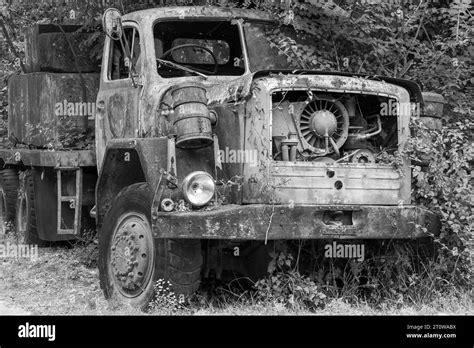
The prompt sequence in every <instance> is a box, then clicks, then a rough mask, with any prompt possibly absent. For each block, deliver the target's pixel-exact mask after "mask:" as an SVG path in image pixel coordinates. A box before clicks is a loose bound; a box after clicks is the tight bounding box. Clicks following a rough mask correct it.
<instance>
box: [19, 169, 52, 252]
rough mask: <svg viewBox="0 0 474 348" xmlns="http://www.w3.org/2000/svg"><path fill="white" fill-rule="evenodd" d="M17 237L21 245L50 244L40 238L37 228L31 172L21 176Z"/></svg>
mask: <svg viewBox="0 0 474 348" xmlns="http://www.w3.org/2000/svg"><path fill="white" fill-rule="evenodd" d="M16 213H17V214H16V221H15V228H16V235H17V238H18V242H19V243H20V244H36V245H38V246H47V244H48V242H46V241H44V240H42V239H41V238H40V237H39V236H38V229H37V228H36V210H35V192H34V186H33V177H32V175H31V172H30V171H29V170H27V171H25V172H23V174H22V175H20V188H19V191H18V197H17V201H16Z"/></svg>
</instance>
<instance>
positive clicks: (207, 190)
mask: <svg viewBox="0 0 474 348" xmlns="http://www.w3.org/2000/svg"><path fill="white" fill-rule="evenodd" d="M215 188H216V186H215V184H214V179H212V177H211V176H210V175H209V174H207V173H206V172H193V173H191V174H189V175H188V176H187V177H186V178H185V179H184V181H183V194H184V198H185V199H186V201H187V202H188V203H189V204H191V205H192V206H194V207H202V206H204V205H206V204H207V203H209V202H210V201H211V199H212V197H213V196H214V191H215Z"/></svg>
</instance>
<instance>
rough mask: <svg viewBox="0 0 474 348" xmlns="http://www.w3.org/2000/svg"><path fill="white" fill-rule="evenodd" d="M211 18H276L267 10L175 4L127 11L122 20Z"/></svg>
mask: <svg viewBox="0 0 474 348" xmlns="http://www.w3.org/2000/svg"><path fill="white" fill-rule="evenodd" d="M203 17H204V18H206V17H207V18H212V19H214V20H215V19H219V18H220V19H233V18H244V19H255V20H275V19H276V18H275V17H274V16H272V15H270V14H269V13H267V12H263V11H258V10H251V9H238V8H226V7H212V6H176V7H160V8H152V9H146V10H143V11H136V12H132V13H127V14H126V15H124V16H123V20H124V21H128V20H131V21H136V22H140V21H150V22H153V21H155V20H156V19H157V18H166V19H172V18H176V19H182V20H185V19H190V18H203Z"/></svg>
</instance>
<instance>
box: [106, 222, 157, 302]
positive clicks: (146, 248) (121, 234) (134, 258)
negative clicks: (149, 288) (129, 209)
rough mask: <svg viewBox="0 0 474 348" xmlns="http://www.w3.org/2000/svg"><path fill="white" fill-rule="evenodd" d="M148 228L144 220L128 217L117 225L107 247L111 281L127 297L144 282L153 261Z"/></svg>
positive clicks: (146, 280) (141, 287) (140, 287)
mask: <svg viewBox="0 0 474 348" xmlns="http://www.w3.org/2000/svg"><path fill="white" fill-rule="evenodd" d="M152 243H153V241H152V239H151V238H150V226H149V224H148V221H146V219H144V217H141V216H138V215H128V216H125V217H124V218H123V219H121V223H119V224H118V226H117V228H116V230H115V233H114V238H113V241H112V246H111V265H112V272H113V275H114V279H115V282H116V283H117V285H119V287H120V288H122V289H124V290H125V292H127V293H128V294H129V295H130V292H132V293H134V292H137V291H141V290H142V289H143V287H144V285H145V284H146V283H147V282H148V278H149V274H150V271H151V268H152V267H151V266H152V262H153V255H152V252H153V250H152V247H153V246H152Z"/></svg>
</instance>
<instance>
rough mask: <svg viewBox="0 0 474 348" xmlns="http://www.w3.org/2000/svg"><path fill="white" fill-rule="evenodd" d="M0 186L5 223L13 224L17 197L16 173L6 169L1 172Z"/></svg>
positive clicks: (13, 170)
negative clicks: (4, 202)
mask: <svg viewBox="0 0 474 348" xmlns="http://www.w3.org/2000/svg"><path fill="white" fill-rule="evenodd" d="M1 185H2V189H3V193H4V195H5V201H6V207H5V208H6V219H5V221H6V222H14V221H15V217H16V200H17V197H18V188H19V186H20V182H19V180H18V172H17V171H16V170H15V169H11V168H7V169H4V170H2V171H1Z"/></svg>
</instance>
